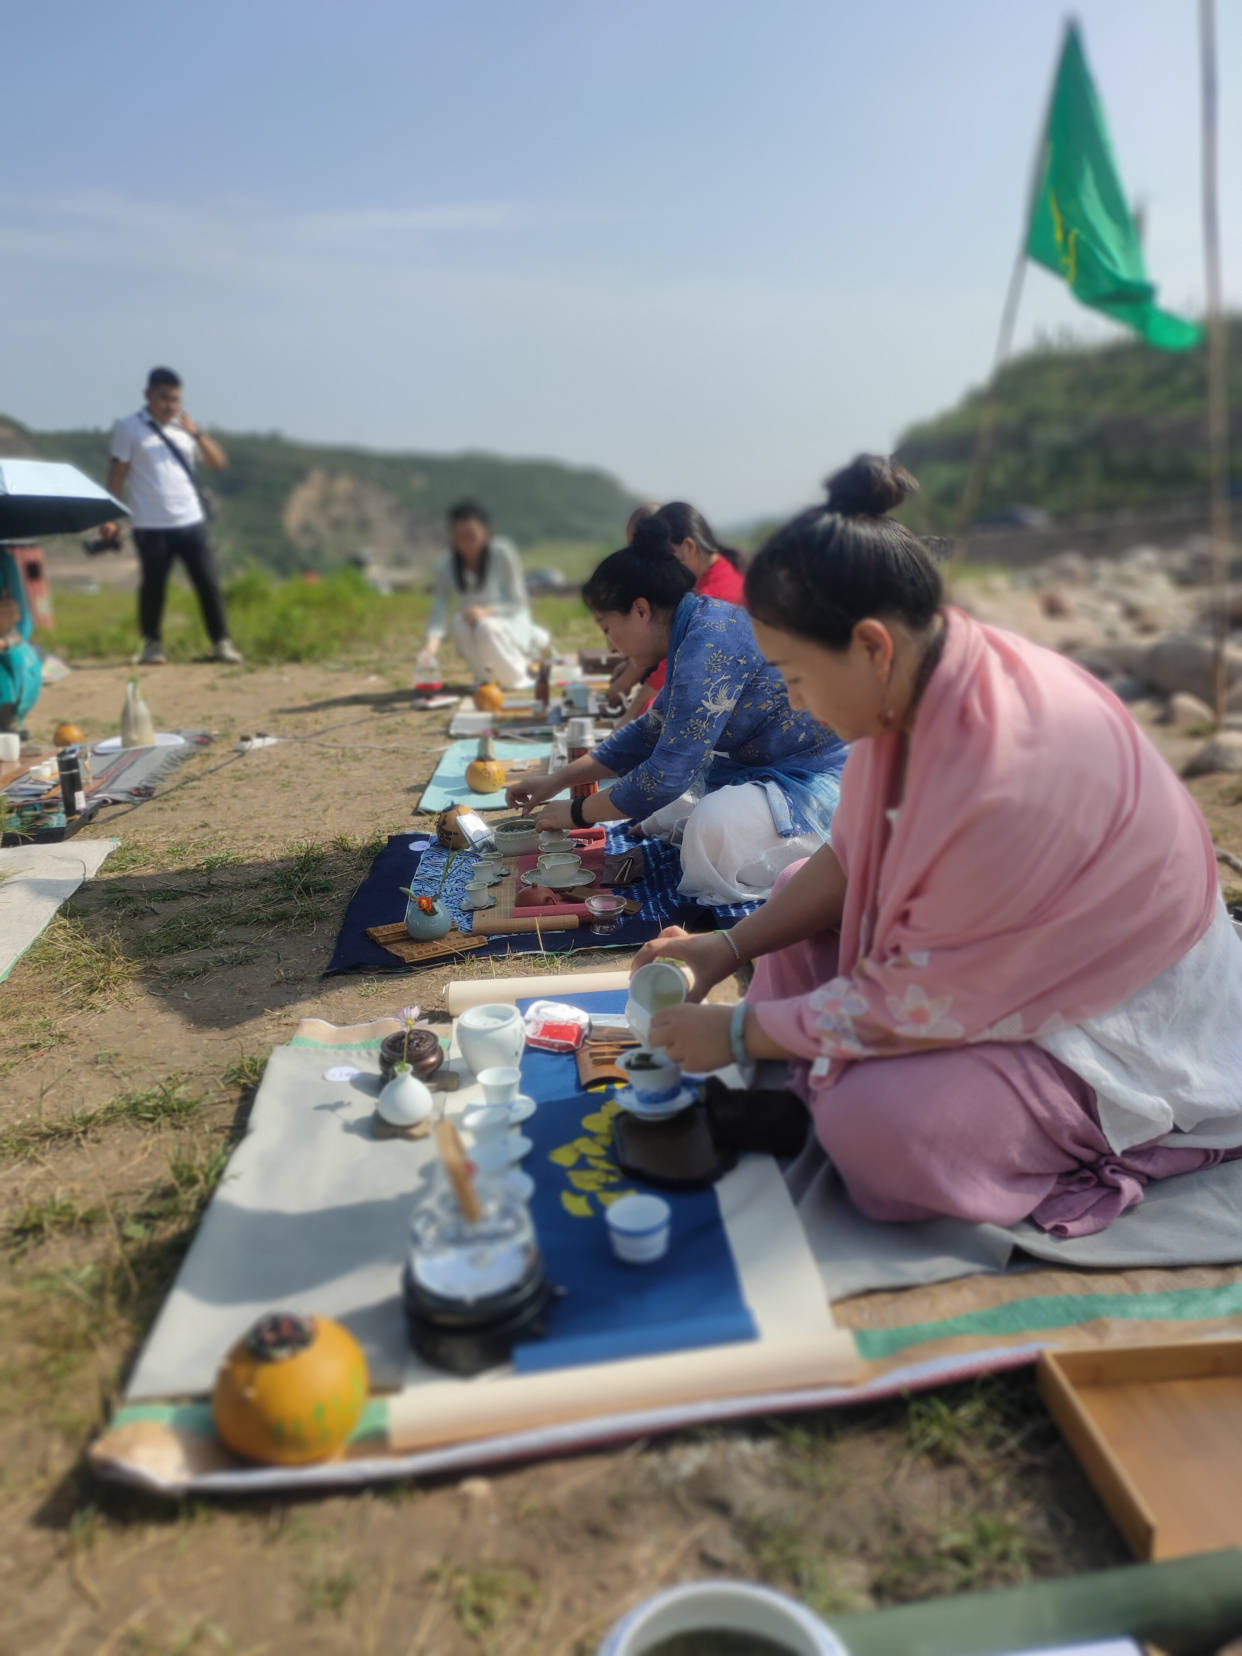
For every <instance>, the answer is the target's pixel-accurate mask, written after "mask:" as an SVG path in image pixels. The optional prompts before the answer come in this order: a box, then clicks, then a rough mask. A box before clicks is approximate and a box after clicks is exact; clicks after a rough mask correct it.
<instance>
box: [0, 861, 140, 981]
mask: <svg viewBox="0 0 1242 1656" xmlns="http://www.w3.org/2000/svg"><path fill="white" fill-rule="evenodd" d="M120 843H121V842H120V840H115V839H98V840H83V839H74V840H69V841H67V842H65V843H62V844H60V845H12V846H7V847H5V848H3V849H0V983H3V982H4V980H5V978H6V977H8V975H9V973H10V972H11V971H12V970H13V968H14V966H16V965H17V962H18V961H19V960H20V959H21V957H22V956H23V955H24V954H25V952H26V950H27V949H28V948H29V947H30V945H31V944H32V943H33V942H34V940H35V938H36V937H38V936H39V934H40V932H42V930H43V929H44V927H45V926H46V925H47V923H48V921H49V920H50V919H51V918H52V916H53V915H54V914H55V913H56V910H57V909H58V908H59V907H60V905H61V904H62V903H64V902H67V901H68V899H69V898H70V897H72V896H73V894H74V892H75V891H76V890H77V889H78V887H79V886H80V885H81V884H82V882H83V880H89V879H90V877H91V875H92V874H94V873H96V872H97V871H98V869H99V865H100V863H102V862H103V860H104V858H105V857H106V856H107V855H108V853H109V852H110V851H115V850H116V848H117V846H118V845H119V844H120Z"/></svg>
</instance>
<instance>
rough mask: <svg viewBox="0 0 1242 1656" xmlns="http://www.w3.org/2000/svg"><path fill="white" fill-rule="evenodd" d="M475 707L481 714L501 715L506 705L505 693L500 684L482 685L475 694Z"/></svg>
mask: <svg viewBox="0 0 1242 1656" xmlns="http://www.w3.org/2000/svg"><path fill="white" fill-rule="evenodd" d="M474 705H475V706H476V707H477V708H478V710H479V712H480V713H499V712H500V710H501V708H502V707H503V706H504V705H505V693H504V691H503V690H502V689H501V688H500V686H499V685H498V684H480V685H479V686H478V688H477V689H476V690H475V692H474Z"/></svg>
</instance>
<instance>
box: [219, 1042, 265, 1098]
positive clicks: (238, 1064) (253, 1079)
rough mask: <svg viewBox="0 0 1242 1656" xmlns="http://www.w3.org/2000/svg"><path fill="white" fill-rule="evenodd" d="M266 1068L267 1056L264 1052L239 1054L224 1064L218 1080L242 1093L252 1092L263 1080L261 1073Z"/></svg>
mask: <svg viewBox="0 0 1242 1656" xmlns="http://www.w3.org/2000/svg"><path fill="white" fill-rule="evenodd" d="M266 1068H267V1054H266V1053H265V1052H241V1053H238V1055H237V1057H236V1058H234V1059H233V1061H232V1063H230V1064H226V1065H225V1067H224V1068H223V1069H222V1070H221V1071H220V1080H221V1082H222V1083H223V1084H224V1085H225V1086H226V1087H236V1088H239V1089H240V1090H241V1091H243V1092H254V1091H256V1090H257V1088H258V1085H259V1082H260V1081H262V1079H263V1071H264V1070H265V1069H266Z"/></svg>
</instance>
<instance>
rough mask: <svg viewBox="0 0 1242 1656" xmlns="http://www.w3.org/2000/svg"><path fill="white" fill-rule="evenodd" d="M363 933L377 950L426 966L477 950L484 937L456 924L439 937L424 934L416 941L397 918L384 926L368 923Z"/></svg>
mask: <svg viewBox="0 0 1242 1656" xmlns="http://www.w3.org/2000/svg"><path fill="white" fill-rule="evenodd" d="M367 936H368V937H369V938H370V939H371V941H372V943H378V944H379V946H380V948H381V949H387V950H388V952H389V954H391V955H396V957H397V959H398V960H404V961H405V963H406V965H407V966H426V965H429V964H430V962H431V961H433V960H451V959H452V958H453V956H454V955H459V954H464V953H465V951H466V950H467V949H481V948H482V947H483V945H484V944H485V943H486V942H487V939H486V937H476V936H475V934H474V933H473V932H459V931H458V930H457V929H456V927H454V929H453V930H452V931H449V932H446V933H445V934H444V936H443V937H428V938H424V939H421V940H418V941H416V940H415V939H414V938H412V937H411V936H410V934H409V932H408V931H406V929H405V921H404V920H397V921H394V922H393V923H392V924H391V925H387V926H368V927H367Z"/></svg>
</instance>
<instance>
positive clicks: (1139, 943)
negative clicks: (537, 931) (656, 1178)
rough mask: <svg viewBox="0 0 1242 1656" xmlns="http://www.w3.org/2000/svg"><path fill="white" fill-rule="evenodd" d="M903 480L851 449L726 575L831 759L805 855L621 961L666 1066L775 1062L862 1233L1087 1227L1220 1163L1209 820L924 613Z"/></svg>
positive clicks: (1094, 717) (1237, 1110)
mask: <svg viewBox="0 0 1242 1656" xmlns="http://www.w3.org/2000/svg"><path fill="white" fill-rule="evenodd" d="M914 486H915V485H914V480H913V478H911V477H910V476H909V474H908V473H906V472H904V471H903V470H902V468H901V467H900V466H897V465H896V464H895V463H893V462H891V461H886V460H881V459H878V458H876V457H869V456H863V457H860V458H859V459H858V460H856V461H855V462H854V463H853V465H851V466H849V467H847V468H846V470H845V471H843V472H840V473H838V474H837V475H836V476H835V477H834V478H832V479H830V481H829V485H828V488H829V498H828V503H827V506H826V507H823V508H815V509H813V510H811V511H809V512H804V513H802V514H801V515H800V516H799V517H797V518H795V519H794V520H793V521H792V522H791V523H789V524H787V525H786V526H785V528H783V529H781V530H780V531H778V532H777V534H776V535H774V536H773V538H772V539H771V540H770V541H769V542H768V543H767V545H766V546H765V547H764V548H763V550H762V551H761V552H760V553H759V555H758V557H757V558H756V559H755V561H754V563H753V564H752V565H751V568H750V571H749V573H748V575H747V580H746V601H747V604H748V606H749V608H750V611H751V615H752V617H753V620H754V628H755V636H756V638H757V640H758V642H759V647H760V649H761V650H762V651H763V653H764V654H765V655H766V656H767V658H768V660H769V661H771V662H772V663H773V664H774V665H775V666H777V667H779V668H780V669H781V671H782V673H783V674H784V677H785V682H786V685H787V688H788V693H789V701H790V705H791V707H795V708H799V707H804V708H807V709H809V710H810V711H811V712H812V713H814V714H815V716H816V717H817V718H819V719H820V720H822V721H823V723H825V724H827V725H830V726H831V727H832V728H833V729H834V730H836V731H838V732H839V733H840V734H841V735H842V736H843V737H844V738H845V739H847V740H850V741H852V742H853V743H854V746H853V748H852V750H851V753H850V757H849V759H848V760H847V762H846V766H845V771H844V775H843V777H842V792H841V804H840V806H839V807H838V810H837V814H836V818H835V821H834V823H833V830H832V844H831V846H824V847H823V848H822V849H821V850H819V851H817V852H816V853H815V855H814V856H812V857H810V858H809V859H807V860H806V861H805V862H803V863H800V864H795V865H794V867H793V868H792V869H790V870H788V871H787V872H786V873H785V875H784V876H782V879H781V881H780V883H779V884H778V886H777V888H776V889H775V890H774V891H773V893H772V896H771V897H770V898H769V899H768V901H767V902H766V903H765V904H764V905H763V907H762V908H760V909H759V910H758V911H757V912H756V913H754V914H753V915H751V916H749V917H748V918H747V919H745V920H742V921H740V922H739V923H738V924H737V925H735V926H734V927H733V928H732V930H731V931H727V932H715V933H711V934H708V935H706V936H689V935H687V934H686V933H684V932H681V931H680V930H679V929H677V928H673V929H671V930H669V931H666V932H664V933H662V934H661V936H660V937H659V938H658V939H657V940H656V941H655V942H654V943H650V944H648V945H647V947H646V948H645V949H643V950H642V951H641V952H640V953H639V955H638V957H637V959H636V962H635V964H636V965H641V964H644V963H645V962H646V961H647V960H650V959H653V958H655V957H657V956H659V955H661V954H671V955H674V956H676V957H678V958H680V959H682V960H684V961H685V962H686V963H687V964H688V965H689V966H690V967H691V968H692V971H693V974H694V991H693V994H692V996H691V1001H692V1002H697V1001H698V1000H700V999H701V997H702V996H703V995H704V994H705V993H706V992H707V990H708V989H709V988H710V987H711V986H712V985H713V984H714V983H718V982H720V981H721V980H723V979H724V978H726V977H728V976H729V975H730V973H732V972H733V971H734V970H735V969H736V968H737V966H738V965H739V963H740V962H744V961H754V962H755V975H754V979H753V981H752V983H751V986H750V989H749V992H748V994H747V996H746V999H745V1001H743V1002H742V1003H740V1005H739V1006H737V1007H735V1008H730V1007H729V1006H715V1005H711V1006H702V1005H697V1004H688V1005H686V1006H682V1007H677V1008H674V1009H672V1010H670V1011H665V1012H661V1013H658V1014H657V1016H656V1018H655V1019H654V1021H653V1024H652V1031H651V1040H652V1044H653V1045H659V1046H661V1047H663V1048H665V1049H666V1050H667V1051H668V1052H669V1054H670V1055H671V1056H672V1057H673V1058H675V1059H676V1060H677V1061H678V1062H680V1063H681V1064H682V1065H683V1066H684V1067H685V1068H687V1069H690V1070H697V1071H705V1070H710V1069H714V1068H718V1067H721V1066H723V1065H725V1064H727V1063H728V1062H729V1061H730V1059H733V1060H735V1061H740V1062H750V1061H753V1060H756V1059H786V1060H789V1062H790V1077H791V1080H790V1084H791V1086H792V1087H793V1088H794V1089H795V1091H797V1092H798V1093H799V1094H800V1096H801V1097H802V1098H803V1099H804V1100H805V1101H806V1103H807V1104H808V1106H809V1108H810V1111H811V1114H812V1117H813V1119H814V1124H815V1129H816V1132H817V1134H818V1136H819V1139H820V1142H821V1143H822V1145H823V1146H824V1149H825V1150H826V1151H827V1153H828V1155H829V1157H830V1159H831V1160H832V1162H833V1163H834V1164H835V1166H836V1168H837V1170H838V1172H839V1173H840V1174H841V1176H842V1178H843V1179H844V1181H845V1184H846V1186H847V1188H848V1190H849V1192H850V1194H851V1196H852V1197H853V1199H854V1201H855V1203H856V1204H857V1206H858V1207H859V1208H860V1209H861V1210H862V1211H863V1212H864V1213H866V1214H868V1215H870V1216H871V1217H872V1218H876V1219H889V1220H914V1219H928V1218H932V1217H936V1216H942V1215H948V1216H951V1217H955V1218H961V1219H970V1220H978V1221H990V1222H992V1223H995V1224H1000V1225H1013V1224H1016V1223H1017V1222H1018V1221H1019V1220H1022V1219H1026V1218H1030V1219H1032V1220H1034V1222H1035V1223H1036V1224H1038V1225H1040V1226H1042V1227H1044V1228H1045V1229H1047V1230H1051V1231H1054V1232H1056V1233H1058V1234H1061V1235H1083V1234H1087V1233H1089V1232H1093V1231H1098V1230H1102V1229H1103V1228H1104V1227H1105V1226H1106V1225H1107V1224H1109V1223H1110V1221H1111V1220H1112V1219H1114V1218H1115V1217H1116V1216H1117V1215H1118V1214H1119V1213H1121V1212H1123V1211H1124V1210H1125V1209H1126V1208H1127V1207H1130V1206H1132V1205H1133V1204H1134V1203H1136V1202H1138V1201H1140V1200H1141V1199H1142V1192H1143V1187H1144V1185H1145V1184H1146V1183H1147V1181H1148V1180H1149V1179H1154V1178H1165V1177H1168V1176H1170V1175H1172V1174H1178V1173H1188V1172H1192V1171H1194V1170H1195V1169H1197V1168H1200V1167H1205V1166H1209V1165H1212V1164H1214V1163H1216V1162H1219V1161H1221V1160H1223V1159H1226V1158H1228V1157H1231V1156H1233V1155H1236V1154H1242V1150H1240V1149H1239V1147H1240V1146H1242V942H1240V941H1239V939H1238V937H1237V936H1236V935H1235V933H1234V930H1233V926H1232V923H1231V921H1230V919H1229V916H1228V914H1227V912H1226V910H1225V907H1224V904H1223V902H1222V900H1221V896H1220V890H1219V886H1218V883H1217V878H1216V864H1215V858H1214V854H1213V850H1212V844H1211V840H1210V838H1209V835H1208V832H1207V829H1206V826H1205V825H1204V822H1203V820H1202V818H1201V817H1200V815H1199V812H1198V810H1197V808H1196V807H1195V804H1194V802H1193V800H1192V799H1191V798H1190V796H1189V794H1188V793H1187V792H1186V790H1185V789H1184V788H1183V787H1182V785H1181V784H1180V783H1179V782H1178V780H1177V778H1176V777H1175V776H1174V775H1173V773H1172V772H1171V771H1170V770H1169V768H1168V767H1167V765H1166V764H1165V763H1164V761H1163V760H1162V759H1161V758H1160V756H1159V754H1158V753H1157V752H1156V750H1155V749H1154V748H1153V747H1152V746H1151V744H1150V743H1149V741H1148V740H1147V738H1146V737H1145V736H1144V735H1143V734H1142V732H1141V731H1140V730H1139V729H1138V727H1137V726H1136V725H1135V724H1134V721H1133V720H1132V719H1131V718H1130V716H1129V714H1128V713H1127V712H1126V709H1125V708H1124V707H1123V706H1122V704H1121V703H1120V702H1119V701H1118V700H1117V699H1116V698H1115V697H1114V696H1113V695H1112V694H1111V693H1110V692H1109V691H1108V690H1106V689H1105V688H1104V687H1103V686H1102V685H1101V684H1099V683H1097V682H1096V680H1094V679H1093V678H1091V677H1090V676H1089V675H1088V674H1086V673H1084V672H1082V671H1081V670H1080V669H1079V668H1077V667H1075V666H1074V665H1073V664H1072V663H1071V662H1069V661H1067V660H1065V659H1064V658H1063V657H1061V656H1058V655H1055V654H1054V653H1052V652H1051V651H1048V650H1045V649H1041V648H1040V647H1039V646H1037V645H1035V644H1031V643H1028V642H1027V641H1026V640H1024V639H1021V638H1019V637H1017V636H1016V635H1014V634H1012V633H1007V632H1003V631H1001V630H999V629H997V628H993V627H988V626H984V625H982V624H981V623H979V622H977V621H975V620H973V619H971V617H969V616H967V615H966V614H964V613H963V612H962V611H961V610H958V609H954V608H952V607H949V606H946V605H945V604H944V602H943V594H942V590H941V583H940V576H939V573H938V571H937V569H936V565H935V563H934V561H933V559H932V558H931V556H930V555H929V554H928V552H927V550H926V548H925V547H924V546H923V545H922V543H921V542H920V541H919V540H918V539H917V538H916V537H915V536H914V535H913V534H911V533H910V531H909V530H907V529H905V528H903V527H902V526H901V525H900V524H897V523H893V522H891V521H888V520H887V519H885V517H884V515H883V514H884V513H885V512H886V511H888V510H890V509H891V508H892V507H893V506H895V505H897V504H898V503H899V502H900V501H901V500H902V498H903V497H904V496H905V494H906V493H907V492H908V490H909V489H910V488H912V487H914Z"/></svg>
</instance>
